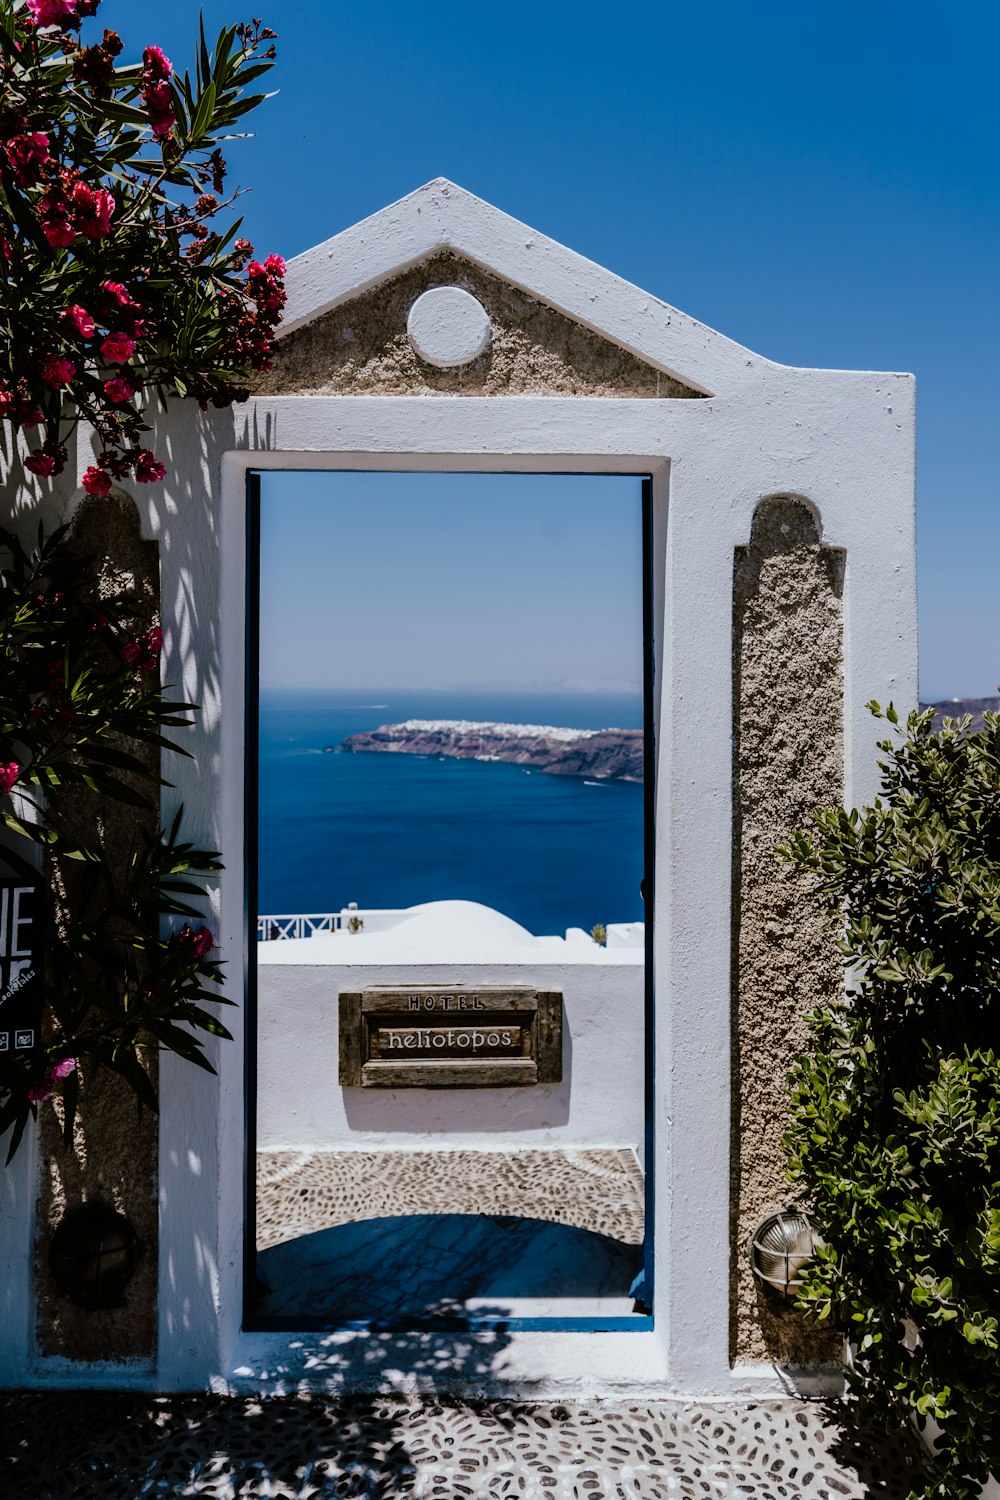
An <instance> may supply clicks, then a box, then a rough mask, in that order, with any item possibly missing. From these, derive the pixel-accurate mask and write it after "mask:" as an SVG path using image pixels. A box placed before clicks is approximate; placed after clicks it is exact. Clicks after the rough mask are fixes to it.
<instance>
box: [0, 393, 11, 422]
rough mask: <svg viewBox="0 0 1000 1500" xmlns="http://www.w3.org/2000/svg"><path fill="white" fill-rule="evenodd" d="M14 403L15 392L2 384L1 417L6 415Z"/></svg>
mask: <svg viewBox="0 0 1000 1500" xmlns="http://www.w3.org/2000/svg"><path fill="white" fill-rule="evenodd" d="M13 405H14V392H13V391H12V390H10V389H9V388H8V387H7V386H5V385H0V417H5V416H6V415H7V413H8V412H9V411H10V410H11V408H12V407H13Z"/></svg>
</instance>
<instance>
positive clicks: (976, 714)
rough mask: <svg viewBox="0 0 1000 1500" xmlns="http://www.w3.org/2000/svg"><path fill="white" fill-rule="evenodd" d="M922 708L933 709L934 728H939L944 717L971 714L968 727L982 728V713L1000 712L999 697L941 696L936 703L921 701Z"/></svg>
mask: <svg viewBox="0 0 1000 1500" xmlns="http://www.w3.org/2000/svg"><path fill="white" fill-rule="evenodd" d="M920 707H921V708H922V709H926V708H932V709H933V710H934V728H935V729H940V728H941V724H942V722H943V720H944V719H962V718H964V717H965V715H966V714H970V715H971V716H972V723H971V724H970V726H969V727H970V729H982V727H983V714H984V713H993V714H995V713H997V712H1000V698H941V699H939V700H938V702H936V703H921V705H920Z"/></svg>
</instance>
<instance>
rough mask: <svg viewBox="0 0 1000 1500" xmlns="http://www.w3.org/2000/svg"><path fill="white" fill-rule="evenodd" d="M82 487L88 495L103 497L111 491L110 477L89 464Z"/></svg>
mask: <svg viewBox="0 0 1000 1500" xmlns="http://www.w3.org/2000/svg"><path fill="white" fill-rule="evenodd" d="M82 482H83V487H84V489H85V490H86V491H87V494H88V495H99V496H104V495H106V494H108V492H109V491H110V489H111V475H110V474H107V473H105V471H104V470H103V469H98V468H97V467H96V466H95V465H94V464H91V466H90V468H89V469H88V470H87V472H86V474H84V476H83V481H82Z"/></svg>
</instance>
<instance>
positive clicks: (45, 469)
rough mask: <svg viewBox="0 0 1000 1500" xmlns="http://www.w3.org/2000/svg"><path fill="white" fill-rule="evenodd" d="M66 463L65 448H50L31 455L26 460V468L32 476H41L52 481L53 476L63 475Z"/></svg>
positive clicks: (38, 450) (40, 449)
mask: <svg viewBox="0 0 1000 1500" xmlns="http://www.w3.org/2000/svg"><path fill="white" fill-rule="evenodd" d="M65 462H66V449H65V448H63V447H58V448H49V447H41V448H38V449H36V451H35V452H34V453H29V454H28V457H27V458H26V459H25V460H24V467H25V468H26V469H28V470H29V471H30V472H31V473H32V474H40V475H41V476H42V478H43V479H51V477H52V476H53V474H61V473H62V470H63V465H64V464H65Z"/></svg>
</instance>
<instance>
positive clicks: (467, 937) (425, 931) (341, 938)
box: [256, 901, 645, 967]
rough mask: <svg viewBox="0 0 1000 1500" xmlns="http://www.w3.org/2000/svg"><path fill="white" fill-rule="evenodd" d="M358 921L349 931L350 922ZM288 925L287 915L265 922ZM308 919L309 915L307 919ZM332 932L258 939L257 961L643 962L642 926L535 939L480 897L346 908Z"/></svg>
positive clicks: (633, 924) (616, 925) (625, 925)
mask: <svg viewBox="0 0 1000 1500" xmlns="http://www.w3.org/2000/svg"><path fill="white" fill-rule="evenodd" d="M352 919H354V920H355V921H356V922H358V923H360V926H359V927H358V930H357V931H352V930H351V928H350V925H349V924H350V922H351V921H352ZM261 920H262V921H263V922H265V923H266V922H267V921H268V920H271V921H273V923H274V925H275V926H277V925H278V923H279V922H288V921H289V919H288V918H274V919H267V918H263V919H261ZM302 920H306V919H302ZM316 920H324V921H330V922H331V923H334V922H335V923H336V925H335V926H334V927H333V930H320V931H316V932H313V933H312V935H311V936H309V937H282V938H280V939H279V940H277V941H271V942H258V943H257V948H256V951H257V962H258V964H261V965H271V964H310V965H311V964H337V965H351V966H353V965H355V964H387V963H392V964H420V963H435V964H473V963H474V964H536V965H537V964H559V965H563V964H597V965H602V966H604V965H610V966H612V967H614V966H618V965H633V966H634V965H641V964H642V963H643V960H644V958H645V924H644V923H642V922H612V923H609V924H608V927H607V942H606V945H605V946H602V945H600V944H598V943H595V942H594V939H593V938H592V936H591V935H590V933H589V932H585V931H584V929H583V928H582V927H570V928H568V929H567V931H566V933H565V935H564V936H563V937H558V936H541V937H536V936H535V935H534V934H533V933H531V932H529V931H528V929H527V928H526V927H522V926H521V925H520V923H518V922H515V921H513V920H512V919H511V918H510V917H507V916H504V914H503V913H502V912H499V911H495V910H494V909H493V908H492V907H489V906H483V905H481V904H480V903H479V902H477V901H429V902H425V903H424V904H422V905H420V906H409V907H402V908H374V909H373V908H366V909H357V908H353V907H345V908H344V909H343V910H342V911H340V912H338V913H334V914H332V916H331V917H330V918H324V919H316Z"/></svg>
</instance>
